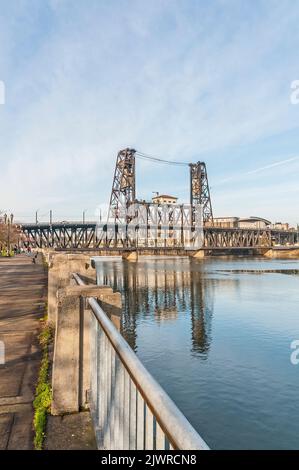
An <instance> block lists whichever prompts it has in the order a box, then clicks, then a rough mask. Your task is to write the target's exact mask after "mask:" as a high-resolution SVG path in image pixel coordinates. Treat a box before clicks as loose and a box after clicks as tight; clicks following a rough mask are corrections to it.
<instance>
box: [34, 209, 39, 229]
mask: <svg viewBox="0 0 299 470" xmlns="http://www.w3.org/2000/svg"><path fill="white" fill-rule="evenodd" d="M38 211H39V209H37V211H35V223H36V225H37V224H38V220H37V213H38Z"/></svg>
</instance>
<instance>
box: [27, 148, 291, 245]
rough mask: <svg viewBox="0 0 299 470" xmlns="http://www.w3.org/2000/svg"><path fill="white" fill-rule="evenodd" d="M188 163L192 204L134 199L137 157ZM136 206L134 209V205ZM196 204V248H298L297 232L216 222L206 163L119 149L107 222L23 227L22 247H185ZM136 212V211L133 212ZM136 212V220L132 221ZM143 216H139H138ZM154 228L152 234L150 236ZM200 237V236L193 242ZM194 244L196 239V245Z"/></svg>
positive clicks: (192, 231)
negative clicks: (224, 226) (232, 226)
mask: <svg viewBox="0 0 299 470" xmlns="http://www.w3.org/2000/svg"><path fill="white" fill-rule="evenodd" d="M137 158H139V159H146V160H150V161H152V162H154V163H162V164H167V165H181V166H185V167H189V173H190V204H171V205H170V204H165V203H162V204H161V203H160V204H159V203H158V204H156V203H151V202H146V201H143V200H142V201H140V200H138V199H137V198H136V159H137ZM136 206H137V207H138V209H136ZM199 207H200V224H201V230H200V237H201V240H200V247H201V248H202V249H203V250H210V251H211V250H226V251H227V250H240V249H265V248H271V247H273V246H282V247H288V246H290V247H291V246H296V244H298V243H299V235H298V233H299V232H298V230H297V231H295V230H289V231H285V230H273V229H269V228H264V229H257V228H223V227H218V226H215V225H214V218H213V210H212V203H211V197H210V189H209V182H208V175H207V169H206V165H205V163H204V162H197V163H186V162H175V161H168V160H163V159H161V158H157V157H153V156H150V155H146V154H143V153H141V152H138V151H136V150H134V149H130V148H127V149H124V150H121V151H120V152H119V153H118V155H117V159H116V166H115V172H114V178H113V183H112V190H111V197H110V206H109V214H108V221H107V223H106V224H97V223H96V222H85V223H79V222H61V223H59V222H58V223H48V224H47V223H45V224H44V223H41V224H39V223H36V224H24V225H22V231H23V233H24V239H25V240H24V244H25V246H31V247H36V248H52V249H58V250H108V251H109V250H139V251H142V250H143V251H147V250H151V252H152V251H153V252H155V251H156V252H157V251H159V250H162V251H164V252H165V250H167V251H172V252H173V253H175V250H177V251H184V250H186V249H189V250H190V249H192V243H193V245H194V247H195V245H196V243H195V242H194V240H195V235H194V236H193V242H192V243H191V244H190V243H189V244H188V241H189V240H190V238H189V240H188V239H187V235H188V236H189V237H190V233H191V239H192V233H193V234H194V233H195V231H196V228H198V211H197V209H198V208H199ZM136 211H137V212H136ZM136 213H138V218H137V219H138V220H137V223H135V225H134V224H133V227H134V228H132V222H136ZM140 214H141V216H140ZM153 227H155V230H156V231H155V234H153ZM197 241H198V240H197ZM197 246H198V243H197Z"/></svg>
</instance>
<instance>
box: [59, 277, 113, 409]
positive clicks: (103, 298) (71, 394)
mask: <svg viewBox="0 0 299 470" xmlns="http://www.w3.org/2000/svg"><path fill="white" fill-rule="evenodd" d="M57 297H58V309H57V321H56V333H55V346H54V361H53V374H52V390H53V395H52V408H51V412H52V414H53V415H63V414H67V413H76V412H78V411H79V410H80V409H87V408H88V391H89V389H90V339H91V315H92V312H91V310H88V308H87V305H86V298H87V297H96V298H97V299H98V301H99V303H100V304H101V305H102V306H105V311H107V313H109V316H110V318H111V319H112V321H113V322H114V323H115V322H116V321H117V319H118V321H119V318H120V312H121V296H120V293H113V291H112V289H111V287H108V286H103V287H101V286H88V285H87V286H78V285H76V286H68V287H65V288H63V289H60V290H59V291H58V296H57Z"/></svg>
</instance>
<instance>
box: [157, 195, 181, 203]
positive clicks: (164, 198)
mask: <svg viewBox="0 0 299 470" xmlns="http://www.w3.org/2000/svg"><path fill="white" fill-rule="evenodd" d="M177 200H178V198H177V197H175V196H168V195H167V194H158V195H157V196H155V197H153V198H152V201H153V203H154V204H176V202H177Z"/></svg>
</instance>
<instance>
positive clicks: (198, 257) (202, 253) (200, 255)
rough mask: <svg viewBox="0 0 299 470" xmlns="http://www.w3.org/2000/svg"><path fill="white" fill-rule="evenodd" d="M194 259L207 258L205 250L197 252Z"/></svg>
mask: <svg viewBox="0 0 299 470" xmlns="http://www.w3.org/2000/svg"><path fill="white" fill-rule="evenodd" d="M192 257H193V258H197V259H202V258H204V257H205V250H198V251H196V253H194V255H193V256H192Z"/></svg>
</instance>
